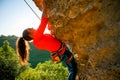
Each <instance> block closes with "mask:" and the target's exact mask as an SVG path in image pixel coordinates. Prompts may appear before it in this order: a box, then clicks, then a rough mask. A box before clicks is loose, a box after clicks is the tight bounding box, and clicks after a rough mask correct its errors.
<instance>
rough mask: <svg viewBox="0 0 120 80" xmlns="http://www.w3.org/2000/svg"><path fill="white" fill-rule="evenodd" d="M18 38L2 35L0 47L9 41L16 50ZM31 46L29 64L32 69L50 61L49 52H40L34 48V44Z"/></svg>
mask: <svg viewBox="0 0 120 80" xmlns="http://www.w3.org/2000/svg"><path fill="white" fill-rule="evenodd" d="M17 38H18V37H16V36H14V35H12V36H4V35H1V36H0V46H2V45H3V44H2V43H3V42H4V41H5V40H8V41H9V43H10V46H11V47H13V48H14V49H16V47H15V42H16V40H17ZM29 44H30V48H31V49H30V54H29V63H31V67H33V68H34V67H36V65H37V64H38V63H39V62H42V63H43V62H45V61H46V60H50V56H49V52H47V51H43V50H38V49H36V48H35V47H34V45H33V44H32V43H29Z"/></svg>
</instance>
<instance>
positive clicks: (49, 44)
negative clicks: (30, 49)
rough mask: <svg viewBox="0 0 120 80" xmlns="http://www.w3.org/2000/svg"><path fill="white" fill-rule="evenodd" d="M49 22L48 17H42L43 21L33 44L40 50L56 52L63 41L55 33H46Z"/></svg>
mask: <svg viewBox="0 0 120 80" xmlns="http://www.w3.org/2000/svg"><path fill="white" fill-rule="evenodd" d="M47 24H48V18H45V17H42V19H41V23H40V25H39V27H38V29H37V30H36V32H35V35H34V39H33V44H34V45H35V47H36V48H38V49H39V50H47V51H49V52H55V51H57V50H58V49H59V48H60V45H61V43H60V41H59V40H57V39H56V38H55V37H54V36H53V35H51V34H44V30H45V28H46V25H47ZM48 26H49V25H48Z"/></svg>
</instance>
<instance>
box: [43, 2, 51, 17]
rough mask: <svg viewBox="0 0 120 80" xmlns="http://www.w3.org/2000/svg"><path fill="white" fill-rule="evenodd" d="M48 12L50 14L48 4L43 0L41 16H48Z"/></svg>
mask: <svg viewBox="0 0 120 80" xmlns="http://www.w3.org/2000/svg"><path fill="white" fill-rule="evenodd" d="M49 14H50V8H49V6H48V5H47V3H46V2H45V1H43V14H42V16H44V17H47V18H48V17H49Z"/></svg>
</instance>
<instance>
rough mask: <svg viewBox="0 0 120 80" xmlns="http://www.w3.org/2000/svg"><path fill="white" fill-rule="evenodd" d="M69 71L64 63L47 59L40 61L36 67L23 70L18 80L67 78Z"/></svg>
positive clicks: (57, 79)
mask: <svg viewBox="0 0 120 80" xmlns="http://www.w3.org/2000/svg"><path fill="white" fill-rule="evenodd" d="M67 77H68V71H67V68H65V67H64V66H63V65H62V63H58V64H55V63H52V62H51V61H46V62H44V63H39V64H38V65H37V66H36V67H35V68H34V69H33V68H28V69H26V70H25V71H23V72H22V73H21V74H20V75H19V76H18V77H17V78H16V80H67Z"/></svg>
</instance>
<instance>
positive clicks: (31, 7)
mask: <svg viewBox="0 0 120 80" xmlns="http://www.w3.org/2000/svg"><path fill="white" fill-rule="evenodd" d="M24 1H25V3H26V4H27V5H28V7H29V8H30V9H31V10H32V12H33V13H34V14H35V15H36V17H37V18H38V19H39V20H40V17H39V16H38V15H37V14H36V12H35V11H34V10H33V9H32V7H31V6H30V5H29V4H28V2H27V1H26V0H24Z"/></svg>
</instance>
